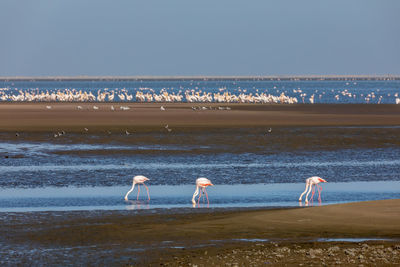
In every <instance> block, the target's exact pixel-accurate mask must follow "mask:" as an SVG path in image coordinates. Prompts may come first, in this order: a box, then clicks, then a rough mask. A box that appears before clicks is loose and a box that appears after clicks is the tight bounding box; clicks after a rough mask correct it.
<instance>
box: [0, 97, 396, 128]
mask: <svg viewBox="0 0 400 267" xmlns="http://www.w3.org/2000/svg"><path fill="white" fill-rule="evenodd" d="M46 106H51V109H47V108H46ZM78 106H81V107H82V109H77V107H78ZM93 106H97V107H98V108H99V109H98V110H94V109H93ZM111 106H114V108H115V111H112V110H111ZM121 106H128V107H130V109H129V110H120V107H121ZM161 106H164V107H165V109H166V110H164V111H163V110H160V107H161ZM192 107H197V108H200V109H197V110H193V109H192ZM202 107H206V108H207V109H206V110H203V109H201V108H202ZM218 107H223V108H226V107H229V108H230V110H226V109H223V110H220V109H218ZM210 108H211V109H210ZM166 124H168V125H170V126H171V127H189V128H190V127H207V128H210V127H217V128H218V127H219V128H221V127H257V126H263V127H264V126H265V127H272V126H356V125H362V126H376V125H400V105H388V104H386V105H366V104H315V105H310V104H306V105H304V104H296V105H282V104H271V105H259V104H228V105H227V104H216V103H213V104H200V103H191V104H190V103H168V104H161V103H1V104H0V131H55V130H60V129H63V130H65V131H77V132H81V131H82V130H83V128H84V127H86V128H89V129H90V130H91V131H92V132H95V131H100V132H101V131H106V130H109V129H110V130H116V129H126V128H143V127H145V128H152V127H154V128H158V127H160V126H162V125H166Z"/></svg>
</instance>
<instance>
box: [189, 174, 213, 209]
mask: <svg viewBox="0 0 400 267" xmlns="http://www.w3.org/2000/svg"><path fill="white" fill-rule="evenodd" d="M207 186H213V184H212V183H211V181H210V180H209V179H207V178H204V177H200V178H198V179H197V180H196V190H195V191H194V194H193V197H192V203H193V207H196V196H197V195H198V194H199V193H200V195H199V198H198V199H197V205H199V204H200V198H201V196H202V195H203V199H204V195H205V196H206V198H207V205H210V201H209V200H208V194H207V190H206V188H207Z"/></svg>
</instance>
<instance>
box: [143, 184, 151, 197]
mask: <svg viewBox="0 0 400 267" xmlns="http://www.w3.org/2000/svg"><path fill="white" fill-rule="evenodd" d="M143 185H144V187H146V190H147V196H148V198H149V200H150V194H149V188H148V187H147V185H145V184H143Z"/></svg>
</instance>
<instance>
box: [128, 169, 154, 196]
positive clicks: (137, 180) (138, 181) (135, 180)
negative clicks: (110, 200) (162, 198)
mask: <svg viewBox="0 0 400 267" xmlns="http://www.w3.org/2000/svg"><path fill="white" fill-rule="evenodd" d="M148 180H150V179H149V178H147V177H145V176H143V175H137V176H135V177H133V183H132V188H131V189H130V190H129V191H128V193H126V195H125V200H126V201H128V195H129V194H130V193H131V192H132V191H133V189H134V188H135V185H136V184H137V185H138V194H137V199H136V200H139V193H140V185H141V184H142V185H144V187H146V190H147V196H148V198H149V200H150V195H149V188H148V187H147V186H146V185H145V184H144V182H146V181H148Z"/></svg>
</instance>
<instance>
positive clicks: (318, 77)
mask: <svg viewBox="0 0 400 267" xmlns="http://www.w3.org/2000/svg"><path fill="white" fill-rule="evenodd" d="M192 80H193V81H218V80H232V81H249V80H250V81H251V80H253V81H257V80H265V81H268V80H270V81H318V80H320V81H322V80H328V81H342V80H343V81H348V80H365V81H386V80H400V75H270V76H269V75H266V76H257V75H254V76H245V75H244V76H3V77H0V81H2V82H7V81H192Z"/></svg>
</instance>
